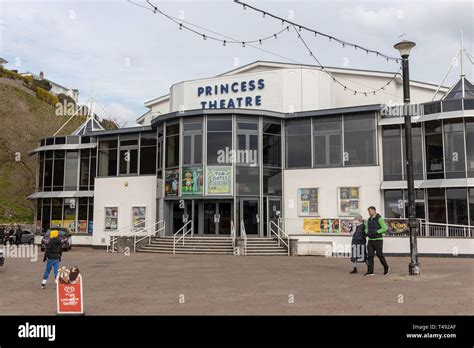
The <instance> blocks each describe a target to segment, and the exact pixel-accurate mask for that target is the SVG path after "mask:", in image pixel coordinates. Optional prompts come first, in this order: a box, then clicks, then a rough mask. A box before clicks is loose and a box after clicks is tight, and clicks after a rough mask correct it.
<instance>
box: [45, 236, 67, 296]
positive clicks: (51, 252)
mask: <svg viewBox="0 0 474 348" xmlns="http://www.w3.org/2000/svg"><path fill="white" fill-rule="evenodd" d="M58 235H59V231H57V230H52V231H51V232H49V243H48V246H47V247H46V251H45V253H44V258H43V262H46V268H45V270H44V274H43V280H42V282H41V289H44V288H45V287H46V283H47V281H48V277H49V273H50V272H51V268H52V269H53V272H54V279H57V278H58V271H59V263H60V262H61V255H62V253H63V250H62V247H61V241H60V240H59V237H58Z"/></svg>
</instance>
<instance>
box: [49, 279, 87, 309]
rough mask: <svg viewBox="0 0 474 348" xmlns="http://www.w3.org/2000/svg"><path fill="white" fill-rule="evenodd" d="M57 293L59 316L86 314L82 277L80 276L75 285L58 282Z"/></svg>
mask: <svg viewBox="0 0 474 348" xmlns="http://www.w3.org/2000/svg"><path fill="white" fill-rule="evenodd" d="M56 293H57V313H58V314H76V315H77V314H84V301H83V292H82V276H81V275H80V274H79V275H78V277H77V279H76V281H75V282H74V284H65V283H62V282H61V281H58V284H57V286H56Z"/></svg>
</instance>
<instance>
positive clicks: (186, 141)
mask: <svg viewBox="0 0 474 348" xmlns="http://www.w3.org/2000/svg"><path fill="white" fill-rule="evenodd" d="M192 138H193V137H192V135H185V136H184V137H183V164H192V159H191V156H192V152H191V146H192V140H193V139H192Z"/></svg>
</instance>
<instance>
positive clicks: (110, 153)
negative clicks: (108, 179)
mask: <svg viewBox="0 0 474 348" xmlns="http://www.w3.org/2000/svg"><path fill="white" fill-rule="evenodd" d="M117 145H118V142H117V139H110V140H108V139H104V140H102V139H101V140H100V141H99V176H116V175H117Z"/></svg>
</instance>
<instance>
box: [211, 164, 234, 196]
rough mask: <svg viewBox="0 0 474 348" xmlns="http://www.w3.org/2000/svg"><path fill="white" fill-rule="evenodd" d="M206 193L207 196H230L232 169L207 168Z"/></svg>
mask: <svg viewBox="0 0 474 348" xmlns="http://www.w3.org/2000/svg"><path fill="white" fill-rule="evenodd" d="M206 178H207V180H206V193H207V194H208V195H231V194H232V182H233V178H232V167H231V166H209V167H207V175H206Z"/></svg>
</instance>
